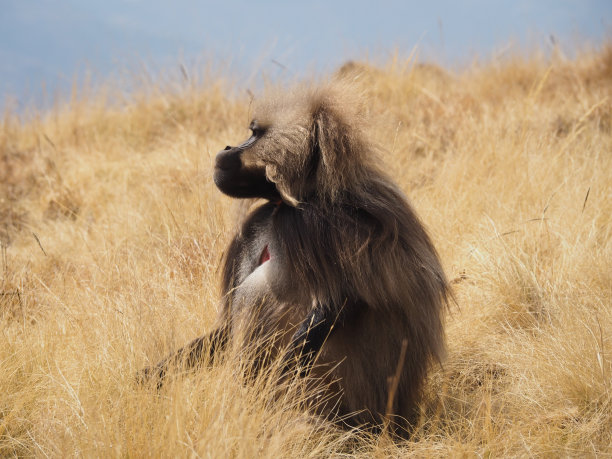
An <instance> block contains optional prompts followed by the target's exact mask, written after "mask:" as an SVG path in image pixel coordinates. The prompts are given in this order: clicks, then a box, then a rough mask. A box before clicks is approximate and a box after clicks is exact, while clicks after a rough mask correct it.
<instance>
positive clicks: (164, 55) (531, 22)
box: [0, 0, 612, 109]
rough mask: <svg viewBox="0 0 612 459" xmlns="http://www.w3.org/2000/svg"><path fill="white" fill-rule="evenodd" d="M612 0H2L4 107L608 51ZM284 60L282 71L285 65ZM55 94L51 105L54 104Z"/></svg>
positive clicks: (0, 91) (0, 97)
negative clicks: (106, 87)
mask: <svg viewBox="0 0 612 459" xmlns="http://www.w3.org/2000/svg"><path fill="white" fill-rule="evenodd" d="M611 31H612V0H514V1H510V0H463V1H452V0H430V1H422V0H421V1H412V0H410V1H400V0H379V1H376V2H374V1H371V2H368V1H365V0H338V1H333V0H308V1H300V2H294V1H280V0H268V1H265V0H260V1H244V0H227V1H225V2H209V1H196V0H176V1H169V0H0V104H2V105H5V103H6V102H8V101H9V100H10V101H11V104H13V105H16V108H18V109H19V108H23V107H24V106H29V105H32V104H37V105H41V104H42V103H43V100H42V98H41V94H42V91H41V88H42V86H43V82H44V84H45V87H46V92H47V93H48V94H54V93H56V92H58V91H59V92H60V93H61V92H64V91H67V90H68V88H69V87H70V85H71V83H72V81H73V79H74V77H75V75H76V76H77V77H78V78H80V77H82V75H83V74H84V72H85V70H86V69H89V70H90V72H92V73H93V75H94V77H95V78H96V79H98V80H100V79H102V80H103V79H105V78H107V77H108V76H110V75H115V76H116V75H117V74H120V73H121V71H122V70H125V69H130V70H131V71H134V68H135V67H137V66H136V65H135V63H138V64H139V65H140V64H145V65H147V66H150V67H152V68H155V69H161V68H164V67H172V66H175V67H177V64H178V63H179V62H181V61H182V62H185V63H186V65H187V67H190V68H195V69H197V68H198V67H205V66H206V65H212V66H213V67H215V68H221V69H223V71H224V72H227V73H228V74H231V75H232V76H233V77H235V80H236V81H242V82H244V84H248V81H249V80H248V79H249V77H253V76H258V75H260V74H261V73H266V74H267V75H268V76H270V77H272V78H275V77H278V76H280V75H282V74H291V75H293V76H298V77H299V76H300V75H301V74H304V75H306V74H309V73H312V72H313V71H317V72H325V71H328V70H331V69H333V68H335V67H336V66H338V65H340V64H341V63H342V62H344V61H346V60H348V59H360V58H368V59H369V60H372V61H375V62H384V61H385V60H386V59H387V58H388V57H389V56H390V55H391V54H392V53H393V52H394V51H397V52H399V53H400V55H404V56H408V55H409V54H410V51H411V50H412V49H414V48H415V47H417V49H418V52H419V59H420V60H422V61H423V60H434V61H436V62H439V63H442V64H444V65H461V63H464V62H467V61H469V60H470V59H471V58H473V57H474V56H479V57H480V58H483V59H487V58H488V57H490V56H491V55H493V54H494V53H496V52H499V51H500V50H502V49H505V48H506V47H507V46H508V45H512V48H511V51H516V52H520V51H524V50H526V49H529V48H532V47H539V48H540V49H543V50H546V49H547V47H548V46H550V41H549V40H550V38H549V37H550V36H551V35H554V36H555V37H556V39H557V42H558V43H559V45H560V46H561V48H562V50H564V51H565V52H567V53H568V54H571V53H572V52H573V51H575V49H576V47H580V46H583V45H585V44H591V45H593V46H595V47H597V46H601V44H602V43H603V42H605V41H606V40H610V38H611V36H612V34H611ZM275 62H278V63H280V64H282V66H283V67H284V68H285V69H283V67H281V66H279V65H278V64H276V63H275ZM48 97H50V96H48Z"/></svg>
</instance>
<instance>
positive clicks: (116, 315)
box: [0, 47, 612, 457]
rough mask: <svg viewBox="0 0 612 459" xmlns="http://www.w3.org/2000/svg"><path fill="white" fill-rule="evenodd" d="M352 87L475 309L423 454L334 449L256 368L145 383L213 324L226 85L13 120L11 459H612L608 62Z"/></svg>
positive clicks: (599, 54)
mask: <svg viewBox="0 0 612 459" xmlns="http://www.w3.org/2000/svg"><path fill="white" fill-rule="evenodd" d="M345 71H346V72H348V73H350V72H357V71H358V72H357V73H359V75H360V76H359V78H358V80H359V81H360V82H361V83H363V87H364V90H365V92H366V94H367V96H368V97H369V102H368V104H367V105H366V106H367V107H368V110H369V112H370V113H369V114H370V115H371V119H372V124H371V126H370V131H371V132H370V135H372V136H373V137H374V138H375V139H376V140H377V141H378V142H379V143H380V144H381V145H382V146H383V147H384V148H385V149H386V152H385V153H384V160H385V161H386V164H387V165H388V169H389V172H390V174H391V175H392V176H393V177H394V178H395V179H396V180H397V182H398V183H399V184H400V186H401V187H402V188H403V189H404V190H405V192H406V193H407V194H408V196H409V197H410V198H411V200H412V202H413V203H414V205H415V207H416V209H417V211H418V212H419V214H420V215H421V217H422V219H423V220H424V222H425V223H426V225H427V227H428V228H429V230H430V232H431V234H432V237H433V239H434V241H435V243H436V246H437V247H438V249H439V251H440V254H441V257H442V259H443V263H444V265H445V268H446V270H447V272H448V275H449V277H450V278H451V279H453V285H454V288H455V294H456V297H457V303H458V304H457V305H456V306H454V307H453V308H452V312H451V314H449V317H448V320H447V334H448V358H447V360H446V361H445V362H444V365H443V368H441V367H436V368H434V370H433V371H432V374H431V378H430V380H429V381H428V384H427V390H426V394H425V398H424V401H423V404H422V418H421V423H420V425H419V426H418V428H417V431H416V433H415V436H414V438H413V439H412V441H410V442H406V443H399V444H397V443H393V442H391V441H390V440H389V439H388V438H387V437H386V436H384V435H383V436H379V437H371V436H368V435H366V434H364V433H362V432H342V431H337V430H335V429H334V428H333V427H332V426H330V425H327V424H326V423H325V422H322V421H320V420H318V419H316V418H313V417H310V416H309V415H308V414H307V413H306V412H305V410H304V409H303V407H302V406H301V404H300V400H299V399H300V397H299V393H300V388H299V382H295V383H293V384H292V387H290V388H289V393H290V394H293V395H292V396H286V397H279V396H278V394H274V387H275V386H274V383H273V381H272V380H271V379H270V378H263V377H262V378H260V379H259V380H257V381H255V382H251V383H248V384H245V383H244V381H243V376H242V375H243V372H242V370H241V365H242V364H243V363H244V362H245V360H248V357H246V356H244V355H239V354H237V353H234V354H233V355H231V356H230V357H229V358H228V359H227V360H226V361H224V362H223V363H221V364H218V365H216V366H215V367H213V368H212V369H210V370H203V371H200V372H198V373H197V374H195V375H191V376H189V377H186V378H183V379H179V380H177V381H175V382H173V383H170V384H169V385H168V386H167V387H165V388H164V389H162V390H161V391H159V392H158V391H155V390H152V389H150V388H142V387H137V386H136V385H134V384H133V379H134V374H135V372H136V371H137V370H138V369H140V368H142V367H143V366H145V365H147V364H149V363H152V362H155V361H156V360H158V359H159V358H161V357H162V356H164V355H165V354H167V353H168V352H169V351H170V350H172V349H175V348H176V347H178V346H180V345H182V344H184V343H186V342H187V341H189V340H190V339H191V338H194V337H196V336H198V335H200V334H202V333H203V332H205V331H207V330H210V328H211V327H212V325H213V322H214V319H215V316H216V313H217V308H218V290H217V285H218V276H219V273H218V272H217V267H218V265H219V260H220V257H221V255H222V252H223V250H224V247H225V245H226V244H227V242H228V240H229V237H230V234H231V232H232V230H233V228H234V225H235V214H236V212H237V211H236V210H235V207H236V206H235V203H234V202H233V201H232V200H230V199H229V198H226V197H223V196H222V195H221V193H220V192H218V191H217V190H216V189H215V187H214V184H213V183H212V180H211V162H212V158H213V157H214V154H215V153H216V152H217V151H218V150H219V149H221V148H222V147H224V146H225V145H226V144H228V143H235V142H236V141H238V140H240V139H242V138H243V137H244V136H245V135H246V126H247V124H248V107H249V96H248V95H246V94H245V95H244V96H242V94H243V93H242V92H241V91H238V90H236V89H235V88H232V87H231V85H230V84H229V83H227V82H224V81H223V80H222V79H219V80H207V82H205V83H201V84H197V85H196V84H189V83H184V84H181V85H177V86H175V87H174V88H164V89H161V88H155V87H154V86H151V85H148V86H146V87H145V88H144V89H143V90H142V92H141V93H138V94H135V95H134V96H133V97H132V98H130V99H129V100H126V101H124V102H118V100H119V99H121V96H120V95H119V94H118V93H116V92H114V91H113V89H112V88H101V89H100V90H99V91H96V92H95V94H92V95H90V96H87V97H83V98H79V99H78V100H77V98H73V99H72V100H66V101H65V104H64V105H58V106H57V107H56V108H55V109H53V110H52V111H50V112H48V113H39V114H34V116H32V117H31V119H29V120H28V121H20V120H19V119H18V118H17V117H15V116H13V115H11V114H10V113H7V114H5V115H4V116H3V117H2V118H1V119H0V240H1V241H2V246H1V257H0V262H1V264H0V269H1V273H0V330H1V333H0V455H1V456H11V455H19V456H30V455H35V456H55V457H66V456H105V457H106V456H123V457H126V456H129V457H140V456H197V455H199V456H209V457H228V456H229V457H253V456H263V457H266V456H268V457H279V456H283V457H308V456H315V457H321V456H328V455H335V456H341V455H351V456H352V455H355V456H365V457H371V456H374V457H382V456H387V455H397V456H404V455H405V454H407V453H410V452H412V453H417V454H418V455H422V456H447V455H449V454H450V455H453V456H460V455H461V456H462V455H466V456H485V455H486V456H488V455H492V456H507V455H511V456H559V455H563V456H567V455H569V456H583V455H592V456H594V455H602V456H604V455H612V335H611V330H612V48H610V47H607V48H605V47H604V48H603V49H602V50H599V51H593V52H584V53H582V54H581V55H579V56H578V57H577V58H576V59H575V60H572V61H569V60H566V59H564V58H563V56H562V55H560V54H557V55H555V56H553V57H552V58H543V57H541V56H538V55H534V56H533V57H530V58H518V57H517V58H505V59H504V60H501V61H490V62H486V63H474V64H473V65H471V66H470V67H468V68H466V69H465V70H464V71H462V72H460V73H457V74H454V73H449V72H446V71H445V70H443V69H441V68H437V67H435V66H431V65H419V64H415V62H414V61H408V62H404V61H400V60H394V61H393V60H392V61H391V62H389V64H388V65H387V66H386V67H384V68H372V67H369V66H367V65H360V64H355V65H353V66H352V67H348V68H345ZM357 73H355V75H356V74H357ZM229 94H233V95H232V96H230V95H229ZM110 100H113V102H112V103H110V102H109V101H110Z"/></svg>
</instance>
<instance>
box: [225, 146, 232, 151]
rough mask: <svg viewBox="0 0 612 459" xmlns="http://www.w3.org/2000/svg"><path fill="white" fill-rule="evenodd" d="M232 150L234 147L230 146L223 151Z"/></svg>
mask: <svg viewBox="0 0 612 459" xmlns="http://www.w3.org/2000/svg"><path fill="white" fill-rule="evenodd" d="M231 149H232V147H230V146H229V145H228V146H227V147H225V148H224V149H223V151H227V150H231Z"/></svg>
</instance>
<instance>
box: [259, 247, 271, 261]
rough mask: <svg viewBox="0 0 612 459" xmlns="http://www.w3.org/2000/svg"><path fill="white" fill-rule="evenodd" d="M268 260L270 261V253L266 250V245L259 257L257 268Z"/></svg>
mask: <svg viewBox="0 0 612 459" xmlns="http://www.w3.org/2000/svg"><path fill="white" fill-rule="evenodd" d="M269 260H270V251H269V250H268V244H266V246H265V247H264V249H263V250H262V251H261V255H260V256H259V265H258V266H261V265H263V264H264V263H265V262H266V261H269Z"/></svg>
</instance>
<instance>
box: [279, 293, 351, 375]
mask: <svg viewBox="0 0 612 459" xmlns="http://www.w3.org/2000/svg"><path fill="white" fill-rule="evenodd" d="M338 320H339V317H338V315H337V314H335V313H333V312H332V311H331V310H330V309H329V308H326V307H324V306H322V305H317V306H316V307H315V308H314V309H313V310H312V312H311V313H310V314H309V315H308V316H307V317H306V319H305V320H304V321H303V322H302V323H301V324H300V326H299V328H298V329H297V331H296V332H295V334H294V335H293V338H292V339H291V345H290V347H289V351H288V352H287V354H285V357H284V367H283V372H284V373H287V372H289V371H290V370H291V369H294V370H297V371H299V372H300V375H301V376H306V375H307V374H308V372H309V371H310V369H311V368H312V365H313V364H314V361H315V359H316V357H317V354H318V353H319V351H320V350H321V348H322V347H323V344H324V343H325V340H326V339H327V338H328V337H329V336H330V335H331V333H332V331H333V328H334V326H335V325H336V324H337V322H338Z"/></svg>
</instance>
